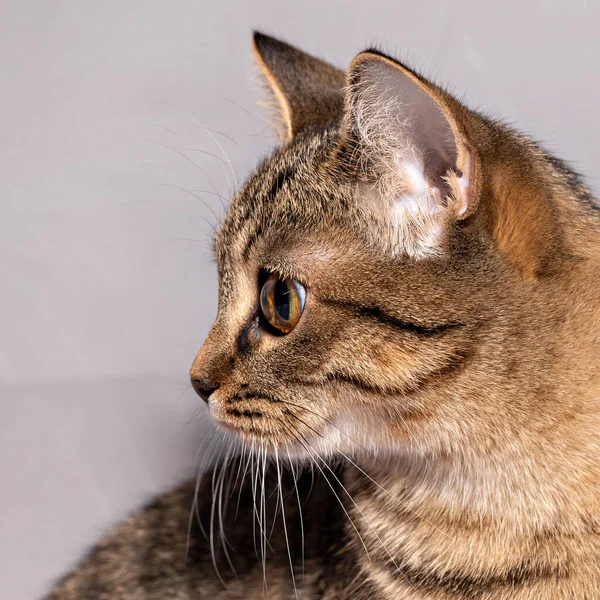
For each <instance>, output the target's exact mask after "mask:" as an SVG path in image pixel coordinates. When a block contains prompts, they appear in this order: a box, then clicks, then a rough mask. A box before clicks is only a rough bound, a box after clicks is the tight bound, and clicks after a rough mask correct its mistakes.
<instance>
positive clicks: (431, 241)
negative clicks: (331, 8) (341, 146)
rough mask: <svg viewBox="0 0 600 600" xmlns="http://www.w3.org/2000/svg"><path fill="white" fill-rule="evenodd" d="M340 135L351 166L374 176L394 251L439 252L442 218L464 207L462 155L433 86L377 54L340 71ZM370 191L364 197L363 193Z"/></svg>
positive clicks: (466, 161) (465, 159) (467, 162)
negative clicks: (343, 83) (343, 85)
mask: <svg viewBox="0 0 600 600" xmlns="http://www.w3.org/2000/svg"><path fill="white" fill-rule="evenodd" d="M344 138H345V142H344V143H347V140H348V139H350V140H352V141H351V143H350V145H351V147H353V149H354V152H353V157H354V159H355V160H356V161H357V164H358V167H359V169H360V170H361V171H362V172H363V173H365V174H367V178H369V177H371V178H372V175H373V174H374V175H375V178H376V182H377V189H378V192H379V193H378V199H377V200H375V201H376V202H378V203H379V205H378V206H377V207H376V210H375V214H378V215H380V216H381V215H384V219H385V220H386V221H387V224H388V228H389V231H390V238H389V243H390V245H391V249H392V251H393V252H394V253H396V252H400V251H402V252H407V253H408V254H410V255H412V256H419V257H423V256H429V255H436V254H441V253H443V252H444V251H445V250H446V241H447V240H446V235H445V233H446V230H447V229H448V224H449V221H451V220H453V219H454V220H455V219H459V218H462V217H463V216H464V215H465V214H466V213H467V211H468V206H469V198H470V195H469V191H470V181H469V176H470V172H471V159H470V152H469V151H468V148H467V147H466V145H465V144H463V143H462V141H461V140H460V139H459V137H458V135H457V127H456V125H455V124H454V123H453V122H452V116H451V115H450V114H449V112H448V111H447V110H446V109H445V107H444V106H443V104H442V103H441V98H440V97H438V96H437V95H436V89H435V88H434V87H433V86H430V84H428V83H426V82H425V81H424V80H422V79H421V78H419V77H418V76H417V75H416V74H414V73H413V72H412V71H409V70H408V69H407V68H406V67H404V66H402V65H400V64H399V63H397V62H395V61H393V60H392V59H390V58H388V57H387V56H385V55H384V54H382V53H380V52H378V51H372V50H370V51H366V52H362V53H361V54H359V55H358V56H357V57H356V58H355V59H354V61H353V62H352V64H351V65H350V68H349V71H348V79H347V92H346V113H345V120H344ZM371 196H372V194H371Z"/></svg>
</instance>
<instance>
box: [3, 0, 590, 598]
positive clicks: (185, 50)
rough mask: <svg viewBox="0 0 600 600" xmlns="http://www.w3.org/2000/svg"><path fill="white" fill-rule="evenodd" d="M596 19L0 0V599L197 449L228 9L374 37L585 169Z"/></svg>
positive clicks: (461, 5) (230, 137)
mask: <svg viewBox="0 0 600 600" xmlns="http://www.w3.org/2000/svg"><path fill="white" fill-rule="evenodd" d="M599 24H600V5H599V3H598V2H594V3H592V2H585V1H583V0H577V1H575V0H572V1H569V2H556V1H554V2H550V1H548V0H546V1H545V2H539V3H538V2H531V1H529V2H524V1H523V0H504V1H503V2H501V3H497V2H494V3H492V2H482V1H481V0H462V1H461V0H458V1H457V0H454V1H452V2H450V1H449V0H444V1H441V2H400V1H394V2H392V1H387V2H381V1H379V2H378V1H375V0H369V2H364V0H356V1H351V2H324V1H323V0H320V1H318V2H315V1H303V2H294V3H292V2H282V1H281V0H279V1H271V2H269V1H255V2H219V3H218V2H207V1H206V0H196V1H193V2H192V1H178V2H172V1H167V0H164V1H158V0H152V1H149V0H136V1H132V0H129V1H126V2H124V1H123V0H118V1H107V0H103V1H101V2H97V1H94V2H92V1H83V0H71V1H65V2H56V1H51V0H45V1H44V0H38V1H32V0H30V1H29V2H27V1H23V0H3V2H2V3H1V6H0V57H2V58H1V60H0V190H1V194H0V285H1V294H0V597H1V598H11V599H21V598H23V599H29V598H34V597H36V596H38V595H39V594H41V592H42V591H43V590H44V589H45V588H46V586H47V585H48V584H49V582H50V581H51V580H53V579H54V578H55V577H57V576H58V575H59V574H60V573H61V572H62V571H63V570H64V569H66V568H67V567H68V566H69V565H70V564H72V562H73V561H74V560H75V558H76V557H77V556H78V555H79V554H80V552H81V551H82V550H83V549H84V548H85V547H86V546H87V545H88V544H89V543H91V542H92V541H93V540H95V539H96V538H97V537H98V536H99V535H100V534H101V532H103V531H104V530H105V529H106V527H107V526H108V525H109V524H110V523H112V522H114V521H115V519H117V518H119V517H121V516H122V515H124V514H125V513H127V512H128V511H129V510H131V509H132V507H134V506H135V505H136V504H138V503H139V502H141V501H142V500H143V499H144V498H147V497H148V496H149V495H151V494H152V493H155V492H157V491H159V490H161V489H164V488H166V487H168V486H169V485H170V484H172V483H173V482H175V481H177V480H179V479H181V478H183V477H185V476H187V475H189V474H191V473H193V472H194V470H195V464H196V461H197V460H198V457H201V456H202V449H203V448H204V445H205V441H206V438H207V435H208V434H207V431H208V429H209V425H208V424H207V422H206V420H205V415H204V411H203V407H202V406H201V403H200V401H199V400H198V399H196V398H195V397H194V395H193V394H192V393H191V392H190V390H189V386H188V381H187V370H188V367H189V365H190V363H191V360H192V359H193V356H194V354H195V352H196V351H197V349H198V348H199V346H200V344H201V342H202V339H203V337H204V335H205V333H206V331H207V329H208V327H209V325H210V322H211V320H212V318H213V316H214V313H215V301H216V289H215V285H216V279H215V269H214V265H213V264H212V262H211V254H210V233H211V229H212V227H213V226H214V225H215V223H216V222H217V219H218V216H219V215H220V214H221V213H222V210H223V209H222V204H221V200H220V199H219V197H218V196H217V195H216V193H215V189H216V190H218V193H219V194H221V195H223V196H224V197H225V198H227V197H228V196H229V195H230V193H231V189H232V188H233V186H234V185H235V184H234V182H233V177H232V176H231V174H230V173H229V169H228V167H226V165H225V164H224V162H223V158H222V154H221V150H220V149H219V147H218V145H217V144H216V143H215V141H214V140H213V139H212V138H211V135H210V134H211V133H212V135H213V136H214V137H215V139H216V140H217V142H218V143H219V144H220V145H221V146H222V148H223V150H224V151H225V152H226V153H227V155H228V156H229V158H230V160H231V163H232V166H233V170H234V171H235V173H236V177H237V179H238V181H240V180H243V178H244V176H245V175H246V173H247V172H248V170H249V169H250V168H251V166H252V165H253V164H254V163H255V162H256V160H257V158H258V157H259V156H260V155H261V154H263V153H264V152H266V151H267V150H268V148H269V147H270V145H271V144H272V141H271V138H270V137H269V136H270V133H269V130H268V128H266V126H265V125H263V121H262V119H261V116H260V111H258V110H257V109H256V108H255V106H256V100H257V99H258V96H259V92H258V86H257V85H256V81H255V79H256V77H255V75H256V71H255V69H254V67H253V64H252V58H251V53H250V30H251V28H253V27H258V28H261V29H263V30H266V31H267V32H269V33H272V34H277V35H280V36H281V37H283V38H285V39H288V40H289V41H291V42H294V43H296V44H298V45H301V46H302V47H304V48H305V49H307V50H310V51H311V52H313V53H316V54H317V55H320V56H322V57H324V58H327V59H330V60H332V61H333V62H335V63H336V64H338V65H340V66H343V65H346V64H347V62H348V61H349V60H350V59H351V57H352V56H353V55H354V54H355V53H356V52H357V51H358V50H360V49H361V48H362V47H364V46H366V45H370V44H373V43H377V44H382V45H383V47H384V48H385V49H386V50H387V51H389V52H393V53H396V54H397V55H399V56H401V57H403V58H404V59H408V60H409V61H410V62H412V64H415V65H417V66H418V67H419V68H421V69H422V70H423V71H424V72H426V73H428V74H431V75H433V76H434V77H435V78H436V79H437V80H438V81H440V82H442V83H444V84H447V85H449V86H450V87H451V89H453V90H454V91H455V92H456V93H457V94H459V95H460V96H462V97H464V98H465V99H466V100H467V102H468V103H469V104H470V105H471V106H473V107H476V108H485V109H486V110H487V111H490V112H491V113H492V114H494V115H498V116H502V117H504V118H506V119H507V120H509V121H511V122H514V123H516V124H517V125H518V126H520V127H522V128H524V129H525V131H527V132H530V133H532V134H533V135H534V136H535V137H536V138H538V139H541V140H542V141H543V142H544V143H545V144H546V146H547V147H548V148H550V149H551V150H555V149H557V151H558V150H559V153H560V155H561V156H562V157H564V158H566V159H568V160H570V161H571V162H572V164H574V165H575V167H576V168H577V169H578V170H580V171H582V172H583V173H584V174H585V175H586V176H587V177H588V181H589V182H590V183H591V184H592V186H593V187H594V188H595V189H598V179H597V171H596V168H597V165H598V163H599V159H600V130H599V128H598V127H597V125H596V116H597V107H598V106H600V84H599V83H598V75H597V74H598V59H599V52H598V50H599V43H598V38H597V31H598V25H599ZM206 127H208V128H210V129H213V130H216V131H218V132H220V133H213V132H207V130H206V129H205V128H206ZM213 186H214V187H213Z"/></svg>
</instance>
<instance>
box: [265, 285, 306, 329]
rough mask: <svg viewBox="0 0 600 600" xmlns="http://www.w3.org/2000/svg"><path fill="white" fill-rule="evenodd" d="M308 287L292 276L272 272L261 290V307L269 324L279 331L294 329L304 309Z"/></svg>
mask: <svg viewBox="0 0 600 600" xmlns="http://www.w3.org/2000/svg"><path fill="white" fill-rule="evenodd" d="M305 301H306V289H305V288H304V286H303V285H302V284H301V283H300V282H299V281H296V280H295V279H292V278H291V277H281V276H280V275H279V274H278V273H271V274H270V275H269V276H268V277H267V279H266V280H265V282H264V284H263V286H262V289H261V291H260V309H261V311H262V314H263V316H264V318H265V319H266V320H267V322H268V323H269V325H271V327H273V328H274V329H276V330H277V331H278V332H279V333H289V332H290V331H292V329H294V327H295V326H296V324H297V323H298V321H299V320H300V317H301V316H302V311H303V310H304V303H305Z"/></svg>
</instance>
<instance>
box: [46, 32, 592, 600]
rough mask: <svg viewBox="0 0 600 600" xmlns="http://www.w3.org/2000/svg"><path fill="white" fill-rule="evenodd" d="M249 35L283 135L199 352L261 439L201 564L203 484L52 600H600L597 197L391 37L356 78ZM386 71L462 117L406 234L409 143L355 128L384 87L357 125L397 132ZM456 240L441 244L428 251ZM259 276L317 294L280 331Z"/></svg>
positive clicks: (230, 255) (231, 414)
mask: <svg viewBox="0 0 600 600" xmlns="http://www.w3.org/2000/svg"><path fill="white" fill-rule="evenodd" d="M255 50H256V52H257V54H258V56H259V59H260V60H259V62H260V64H261V67H262V69H263V71H264V72H265V74H266V77H267V80H268V82H269V85H270V86H271V88H272V90H273V93H274V97H275V102H276V105H277V103H278V106H279V111H280V114H279V122H280V123H281V127H282V132H283V137H284V138H285V139H286V140H287V141H286V142H285V143H284V144H283V145H282V146H281V147H280V148H278V149H277V150H275V152H274V153H273V154H272V155H271V156H269V157H268V158H267V159H265V160H264V161H263V162H262V163H261V164H260V165H259V166H258V167H257V169H256V170H255V172H254V173H253V174H252V175H251V176H250V177H249V179H248V180H247V182H246V183H245V185H244V186H243V188H242V189H241V190H240V191H239V192H238V193H237V194H236V196H235V197H234V198H233V199H232V202H231V206H230V208H229V211H228V213H227V216H226V217H225V219H224V221H223V223H222V224H221V227H220V229H219V231H218V233H217V236H216V240H215V248H216V256H217V263H218V270H219V290H220V295H219V310H218V316H217V319H216V321H215V323H214V325H213V327H212V329H211V331H210V332H209V335H208V338H207V340H206V342H205V343H204V345H203V347H202V349H201V350H200V352H199V354H198V356H197V358H196V360H195V361H194V364H193V366H192V371H191V374H192V377H193V378H194V379H197V380H202V381H203V382H208V384H209V387H211V388H214V389H215V390H216V391H214V392H213V393H212V394H211V395H210V399H209V402H208V403H209V410H210V413H211V415H212V416H213V418H214V419H215V421H216V422H217V423H218V425H219V426H220V427H222V428H225V429H227V430H230V431H232V432H233V433H234V437H235V439H236V440H239V442H238V444H241V445H243V446H244V452H242V455H241V457H240V458H230V459H229V460H225V461H222V462H221V463H220V464H221V466H220V467H219V466H218V467H216V469H215V471H214V473H215V476H214V478H213V482H212V483H211V480H210V477H209V478H207V479H204V480H203V483H202V485H201V486H200V492H199V494H198V498H197V500H198V502H197V506H198V508H197V517H198V519H196V518H195V517H196V515H195V514H194V515H193V516H194V518H193V519H192V527H191V530H190V534H189V539H187V542H189V553H188V560H187V562H186V560H185V559H184V556H185V548H186V532H187V527H188V517H189V507H190V505H191V503H192V500H193V498H194V495H195V487H194V485H193V484H186V485H185V486H183V487H181V488H178V489H177V490H175V491H173V492H170V493H169V494H166V495H165V496H164V497H162V498H160V499H158V500H157V501H156V502H155V503H153V504H152V505H151V506H149V507H147V508H145V509H143V510H141V511H139V512H138V513H136V514H135V515H133V516H132V517H131V518H130V519H129V520H128V521H127V522H126V523H124V524H122V525H120V526H119V527H118V528H117V529H116V530H115V531H113V532H112V533H111V534H110V535H109V536H108V537H107V538H106V539H105V540H104V541H102V542H101V543H100V544H99V545H98V546H97V547H96V548H95V549H94V550H93V551H92V553H91V554H90V555H89V556H88V557H87V558H86V559H85V560H84V561H83V562H82V563H81V564H80V565H79V566H78V567H77V568H76V569H75V570H74V571H73V572H72V573H71V574H70V575H68V576H67V577H66V578H65V579H64V580H63V581H62V582H61V583H60V584H59V586H58V587H57V588H56V590H55V591H54V592H53V593H52V594H51V595H50V596H48V598H49V599H51V600H57V599H58V598H65V599H82V598H93V599H97V600H100V599H105V598H115V597H120V598H125V599H127V600H130V599H131V600H133V599H137V598H211V599H215V598H223V599H230V598H231V599H233V598H251V597H252V598H260V597H269V598H273V599H275V598H294V597H297V598H299V599H306V600H308V599H316V598H320V599H323V600H325V599H327V600H333V599H354V600H367V599H368V600H375V599H382V600H384V599H385V600H388V599H389V600H396V599H407V600H408V599H411V600H425V599H428V600H447V599H448V600H449V599H459V600H461V599H464V600H466V599H478V600H508V599H511V600H568V599H571V600H586V599H590V600H591V599H593V598H599V597H600V368H599V366H600V358H599V357H600V352H599V348H600V286H599V285H598V282H599V281H600V211H598V209H597V208H596V207H595V205H594V200H593V198H592V197H591V195H590V193H589V191H588V190H587V189H586V188H585V186H584V185H583V184H582V183H581V181H580V180H579V178H578V177H577V176H576V175H575V174H573V173H572V172H571V171H570V170H568V169H567V168H566V167H565V166H564V164H563V163H561V162H560V161H558V160H557V159H555V158H554V157H552V156H549V155H548V154H547V153H545V152H544V151H543V150H542V149H541V148H540V147H539V146H537V145H536V144H535V143H533V142H532V141H531V140H529V139H527V138H525V137H524V136H522V135H520V134H519V133H517V132H515V131H513V130H512V129H510V128H508V127H506V126H504V125H502V124H500V123H497V122H493V121H491V120H489V119H487V118H484V117H482V116H481V115H479V114H477V113H474V112H472V111H470V110H469V109H467V108H466V107H464V106H462V105H461V104H459V103H458V102H457V101H456V100H455V99H454V98H452V97H451V96H450V95H449V94H447V93H446V92H445V91H443V90H441V89H440V88H438V87H436V86H434V85H433V84H432V83H430V82H428V81H426V80H425V79H423V78H421V77H420V76H418V75H417V74H415V73H413V72H412V71H409V70H408V69H407V68H406V67H404V66H402V65H400V64H399V63H397V62H395V61H393V60H392V59H390V58H389V57H386V56H384V55H382V54H380V53H378V52H377V51H372V50H371V51H367V52H365V53H362V54H361V55H359V57H357V58H356V59H355V60H354V61H353V63H352V65H351V66H350V69H349V72H348V75H347V79H346V82H347V85H346V86H345V88H344V87H343V84H342V83H341V82H343V80H344V79H343V75H342V74H341V73H340V72H339V71H337V70H336V69H333V67H330V66H328V65H326V64H325V63H322V62H320V61H317V60H316V59H313V58H311V57H309V56H307V55H304V54H303V53H300V52H299V51H298V50H296V49H292V48H291V47H289V46H287V45H286V44H283V43H281V42H277V41H276V40H273V39H271V38H266V37H264V36H261V35H257V37H256V40H255ZM374 65H375V66H376V67H377V69H376V70H375V71H372V72H371V71H369V70H370V69H372V68H374V67H373V66H374ZM381 65H385V69H386V71H385V72H386V73H387V75H386V77H389V78H391V79H390V81H392V80H393V79H394V77H395V76H396V75H395V71H394V69H397V70H398V77H402V78H404V79H402V82H403V83H402V85H404V86H405V85H410V86H417V88H415V89H416V91H415V90H413V91H415V94H413V95H414V96H415V97H417V98H418V97H421V96H420V95H424V96H426V98H427V103H428V110H429V112H428V113H427V114H434V118H436V119H442V118H443V119H444V121H443V122H440V124H439V127H437V129H435V131H438V130H443V131H445V132H449V135H451V136H452V139H450V141H449V139H445V140H444V141H443V144H442V143H441V142H440V146H439V147H440V148H441V150H439V153H440V156H439V157H438V158H437V159H436V160H437V162H435V164H434V167H435V168H438V169H439V168H440V167H439V165H440V164H443V165H445V166H444V168H448V170H447V171H446V172H439V171H438V172H437V173H433V175H432V176H431V177H432V179H430V180H429V183H428V185H431V186H432V188H433V187H435V186H437V188H436V189H437V192H435V193H434V194H433V196H432V197H433V199H434V201H435V202H442V204H440V205H439V206H437V207H434V210H432V212H430V213H428V214H426V215H425V216H424V217H423V218H420V217H419V219H420V220H418V221H415V222H413V221H410V219H411V218H412V217H411V214H409V213H406V212H405V213H403V215H404V216H403V217H402V219H405V220H404V221H403V222H402V224H401V225H402V227H401V229H400V230H399V229H398V228H397V223H395V222H392V221H390V219H389V218H388V217H389V210H390V206H391V205H390V202H392V203H393V202H394V201H395V200H394V194H399V195H400V196H399V197H401V195H402V194H406V193H407V192H406V190H405V189H403V185H404V183H405V180H404V179H402V178H398V177H396V176H395V175H394V176H391V175H390V176H384V174H382V169H390V168H394V167H393V165H395V164H398V161H402V160H404V158H403V156H404V155H402V154H400V155H399V156H400V158H398V157H396V158H394V160H391V161H390V160H389V156H387V157H386V156H384V155H385V154H386V153H387V154H388V155H389V153H390V152H394V151H395V150H394V139H395V138H394V137H393V134H394V131H393V130H392V131H389V130H386V131H385V132H384V133H386V135H383V134H381V135H379V134H378V135H377V136H373V135H371V134H370V135H371V137H370V140H371V142H372V140H373V139H375V141H374V142H373V143H371V142H370V143H369V145H368V148H367V147H366V146H365V140H364V139H363V138H364V130H365V128H364V126H363V127H362V128H361V127H358V126H357V125H356V115H355V113H356V110H357V109H356V107H357V106H358V104H360V102H363V101H365V98H366V99H367V100H366V101H367V102H368V104H367V105H366V106H361V109H360V110H361V111H362V112H361V115H362V116H361V119H362V122H363V124H364V122H365V118H367V117H365V115H368V114H369V111H371V113H370V116H369V117H368V118H367V122H370V121H369V119H376V118H379V119H380V120H379V121H377V120H376V121H373V122H376V126H377V131H378V132H379V131H380V129H381V128H384V129H385V128H386V127H393V121H394V119H392V120H391V121H390V122H388V121H386V119H388V120H389V119H390V114H389V113H390V106H392V107H394V106H396V105H395V104H393V103H392V104H391V105H390V103H389V102H388V103H380V104H378V103H377V101H376V98H375V99H374V93H373V90H375V89H376V88H375V87H370V88H369V89H368V90H367V92H369V93H366V92H365V90H364V89H362V88H360V86H361V85H365V84H364V82H363V83H361V81H363V80H361V79H360V77H361V76H362V75H363V74H364V72H365V70H367V71H369V73H370V74H371V75H373V73H375V74H376V73H377V72H381ZM366 80H368V81H369V83H368V85H370V86H376V82H375V83H374V82H373V81H374V80H373V78H372V77H371V78H370V79H369V78H366ZM407 82H408V83H407ZM386 85H388V84H387V83H386ZM390 85H392V84H390ZM394 85H395V83H394ZM357 86H358V88H357ZM385 89H386V90H389V89H390V88H389V86H388V87H386V88H385ZM392 89H393V88H392ZM319 90H320V91H319ZM417 92H418V93H417ZM319 93H322V94H323V101H322V102H320V101H319ZM344 93H345V94H346V98H345V100H344V101H342V100H341V98H342V96H343V94H344ZM386 93H387V92H386ZM356 94H358V96H356ZM381 106H385V111H384V113H382V114H380V115H379V117H378V115H377V113H376V111H381V110H382V109H381ZM399 106H401V105H399ZM432 106H433V109H432ZM435 107H438V108H437V109H436V108H435ZM434 109H435V110H438V112H439V114H438V113H435V110H434ZM394 110H396V109H394ZM397 110H401V109H400V108H398V109H397ZM432 110H433V112H432ZM365 111H366V112H365ZM392 117H394V115H392ZM398 119H399V120H401V119H400V116H398ZM403 122H404V121H403ZM417 126H418V123H417V124H416V125H415V127H417ZM369 127H371V129H369V131H372V126H371V125H369ZM411 127H412V125H411ZM403 131H404V130H403ZM434 133H435V132H434ZM388 134H389V135H388ZM400 134H401V135H405V134H404V133H402V132H401V133H400ZM400 134H399V135H400ZM429 134H431V132H429V133H428V135H429ZM411 135H412V134H411ZM431 135H433V134H431ZM361 136H363V138H361ZM380 138H381V139H383V140H384V144H383V145H380V144H379V143H378V140H379V139H380ZM448 144H455V145H456V146H455V148H456V149H455V150H452V149H451V150H448V151H447V148H450V146H448ZM422 150H423V146H422V145H421V150H420V151H422ZM423 156H424V157H425V158H423V157H421V159H422V162H421V163H419V164H422V166H423V169H424V171H423V172H424V173H425V175H427V174H428V171H427V169H430V168H431V164H428V163H427V161H428V160H429V158H428V157H427V156H426V149H425V154H424V155H423ZM417 158H419V157H417ZM443 161H447V162H443ZM417 163H418V161H417ZM390 165H391V166H390ZM465 165H469V167H468V168H469V169H470V170H469V172H468V176H467V171H466V169H465ZM427 176H428V175H427ZM382 180H384V183H385V185H383V184H382V183H381V182H382ZM440 190H442V192H443V193H441V194H440V193H439V191H440ZM416 202H417V204H416V205H415V206H416V210H418V211H420V210H429V209H431V206H421V204H419V202H421V201H420V200H419V198H418V197H417V200H416ZM440 215H442V216H441V217H440ZM406 219H409V220H408V221H406ZM433 222H435V223H434V225H435V227H434V228H433V229H431V230H428V231H425V230H423V229H422V228H423V227H429V224H431V223H433ZM391 228H394V231H393V232H391ZM413 235H414V237H413V238H411V239H410V240H408V241H407V239H406V238H407V236H408V237H410V236H413ZM438 235H439V237H435V240H434V241H435V247H436V252H425V251H422V252H419V251H415V248H419V247H420V246H419V245H420V244H422V243H423V240H425V239H426V240H427V243H428V244H429V242H430V241H431V240H433V239H434V238H433V237H431V236H438ZM390 236H391V237H390ZM394 236H395V237H394ZM399 239H401V240H404V242H406V243H404V242H402V243H400V242H399V241H398V240H399ZM390 240H392V241H393V243H392V242H390ZM428 247H431V246H428ZM264 270H268V271H276V272H279V273H281V274H283V275H286V276H290V277H293V278H295V279H297V280H299V281H300V282H302V283H303V284H304V285H305V286H306V288H307V290H308V295H307V302H306V308H305V310H304V314H303V315H302V317H301V320H300V322H299V324H298V325H297V326H296V328H295V329H294V330H293V331H292V332H291V333H289V334H288V335H286V336H275V335H272V334H270V333H269V332H268V331H267V330H265V329H264V328H263V327H262V326H261V320H260V315H259V313H258V294H259V288H258V286H259V278H260V273H261V272H262V271H264ZM284 515H285V517H284ZM199 523H201V524H202V527H203V528H204V531H205V532H206V534H207V535H206V539H205V537H204V536H203V535H202V532H201V530H200V524H199ZM221 526H222V528H223V531H224V533H225V534H226V537H227V540H228V541H225V540H222V539H221V537H220V534H221ZM263 558H264V560H263Z"/></svg>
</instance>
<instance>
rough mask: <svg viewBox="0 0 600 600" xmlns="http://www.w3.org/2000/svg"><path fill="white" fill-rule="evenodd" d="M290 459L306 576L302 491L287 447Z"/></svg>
mask: <svg viewBox="0 0 600 600" xmlns="http://www.w3.org/2000/svg"><path fill="white" fill-rule="evenodd" d="M287 455H288V461H289V463H290V469H291V470H292V477H293V478H294V489H295V490H296V500H297V501H298V516H299V517H300V536H301V552H302V577H304V576H305V572H304V519H303V517H302V504H301V502H300V492H299V491H298V477H297V476H296V472H295V470H294V464H293V463H292V459H291V457H290V451H289V449H287Z"/></svg>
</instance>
